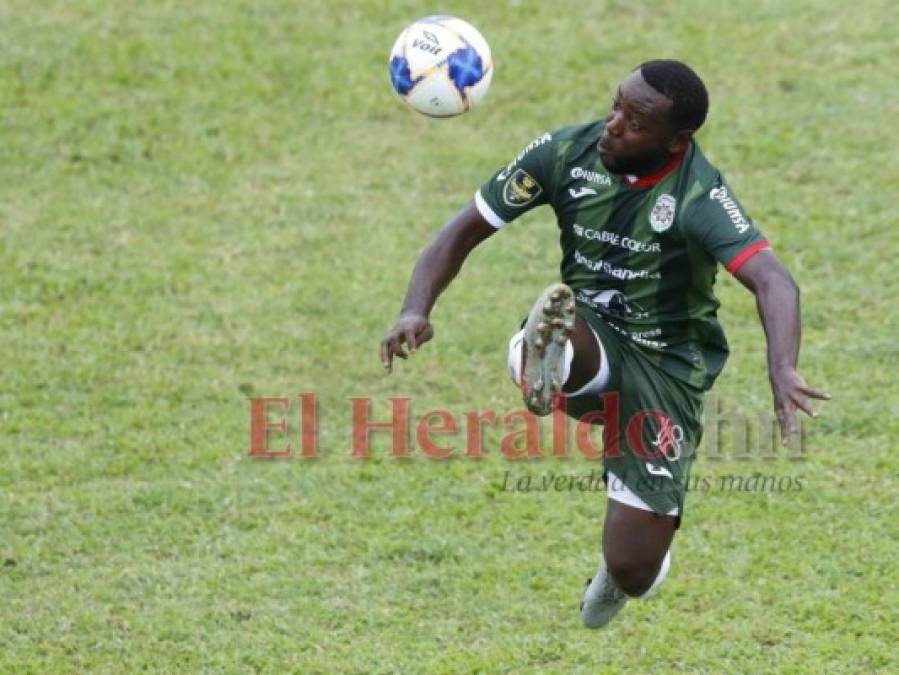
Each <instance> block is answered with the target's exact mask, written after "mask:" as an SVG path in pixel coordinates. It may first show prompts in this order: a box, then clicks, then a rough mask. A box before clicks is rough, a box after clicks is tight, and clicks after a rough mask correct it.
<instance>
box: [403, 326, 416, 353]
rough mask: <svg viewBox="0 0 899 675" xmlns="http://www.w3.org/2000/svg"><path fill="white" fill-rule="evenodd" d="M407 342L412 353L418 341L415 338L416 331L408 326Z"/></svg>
mask: <svg viewBox="0 0 899 675" xmlns="http://www.w3.org/2000/svg"><path fill="white" fill-rule="evenodd" d="M405 337H406V344H407V345H409V352H410V353H412V352H414V351H415V349H416V348H417V347H418V341H417V340H416V338H415V331H414V330H413V329H411V328H407V329H406V332H405Z"/></svg>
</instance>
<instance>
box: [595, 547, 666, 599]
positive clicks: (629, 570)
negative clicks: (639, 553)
mask: <svg viewBox="0 0 899 675" xmlns="http://www.w3.org/2000/svg"><path fill="white" fill-rule="evenodd" d="M606 565H607V567H608V570H609V574H611V575H612V579H614V580H615V585H616V586H618V588H620V589H621V590H622V591H623V592H624V593H626V594H627V595H629V596H631V597H634V598H636V597H639V596H641V595H643V594H644V593H646V591H648V590H649V589H650V587H651V586H652V584H653V582H654V581H655V578H656V575H657V574H658V572H659V566H660V561H658V560H646V559H640V558H638V557H634V556H631V555H627V554H621V553H619V554H615V553H612V554H608V553H607V554H606Z"/></svg>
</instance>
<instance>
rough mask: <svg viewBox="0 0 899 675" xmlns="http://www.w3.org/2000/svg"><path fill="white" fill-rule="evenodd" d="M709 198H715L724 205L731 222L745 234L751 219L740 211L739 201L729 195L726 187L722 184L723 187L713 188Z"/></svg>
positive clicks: (738, 230)
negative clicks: (747, 218)
mask: <svg viewBox="0 0 899 675" xmlns="http://www.w3.org/2000/svg"><path fill="white" fill-rule="evenodd" d="M709 199H714V200H715V201H716V202H718V203H719V204H721V206H723V207H724V211H725V212H726V213H727V216H728V218H730V222H732V223H733V224H734V227H735V228H737V232H739V233H740V234H743V233H744V232H745V231H746V230H748V229H749V221H748V220H746V216H744V215H743V212H742V211H740V207H739V206H737V202H735V201H734V200H733V199H732V198H731V197H729V196H728V194H727V188H726V187H724V186H723V185H722V186H721V187H716V188H712V190H711V191H710V192H709Z"/></svg>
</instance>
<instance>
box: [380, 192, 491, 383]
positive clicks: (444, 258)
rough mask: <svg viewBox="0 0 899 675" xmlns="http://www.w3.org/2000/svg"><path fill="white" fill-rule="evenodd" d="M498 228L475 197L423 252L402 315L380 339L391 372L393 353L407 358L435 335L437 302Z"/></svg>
mask: <svg viewBox="0 0 899 675" xmlns="http://www.w3.org/2000/svg"><path fill="white" fill-rule="evenodd" d="M496 231H497V228H496V227H494V226H493V225H491V224H490V223H488V222H487V221H486V220H484V217H483V216H482V215H481V213H480V211H478V209H477V207H476V206H475V203H474V200H472V201H470V202H469V203H468V204H467V205H466V206H465V208H463V209H462V210H461V211H459V213H457V214H456V215H455V216H453V218H451V219H450V220H449V222H447V223H446V224H445V225H444V226H443V227H442V228H440V231H439V232H437V235H436V236H435V237H434V239H433V241H431V243H430V244H428V246H427V248H425V250H424V251H422V252H421V254H420V255H419V256H418V260H417V261H416V262H415V269H414V270H413V271H412V279H410V281H409V289H408V290H407V291H406V299H405V300H404V301H403V308H402V310H400V316H399V318H398V319H397V321H396V323H395V324H394V325H393V328H391V329H390V330H389V331H387V334H386V335H385V336H384V339H383V340H382V341H381V363H382V364H383V365H384V368H386V369H387V371H388V372H390V369H391V367H392V366H393V357H394V356H398V357H400V358H401V359H405V358H406V357H407V356H408V354H409V353H412V352H414V351H415V350H416V349H417V348H418V347H419V346H420V345H422V344H424V343H425V342H427V341H428V340H430V339H431V338H432V337H433V336H434V329H433V327H432V326H431V322H430V320H429V318H428V317H429V316H430V315H431V310H432V309H433V308H434V303H435V302H437V298H438V297H439V295H440V294H441V293H442V292H443V290H444V289H445V288H446V287H447V286H448V285H449V283H450V282H451V281H452V280H453V278H454V277H455V276H456V274H458V272H459V270H460V269H461V268H462V263H464V262H465V258H467V257H468V254H469V253H471V251H472V250H473V249H474V247H475V246H477V245H478V244H480V243H481V242H482V241H484V240H485V239H487V237H489V236H490V235H492V234H494V233H495V232H496ZM407 349H408V353H407V351H406V350H407Z"/></svg>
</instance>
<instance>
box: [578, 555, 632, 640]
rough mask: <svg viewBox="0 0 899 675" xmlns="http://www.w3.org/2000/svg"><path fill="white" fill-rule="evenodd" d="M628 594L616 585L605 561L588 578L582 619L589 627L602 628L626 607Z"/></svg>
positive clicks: (582, 607) (582, 602)
mask: <svg viewBox="0 0 899 675" xmlns="http://www.w3.org/2000/svg"><path fill="white" fill-rule="evenodd" d="M626 602H627V596H626V595H625V594H624V593H623V592H622V591H621V590H620V589H619V588H618V587H617V586H616V585H615V582H614V581H613V580H612V577H611V575H610V574H609V572H608V570H607V569H606V564H605V562H603V563H602V564H601V565H600V566H599V571H598V572H597V573H596V576H595V577H593V578H592V579H590V580H588V583H587V589H586V590H585V591H584V597H583V599H582V600H581V621H582V622H583V624H584V625H585V626H586V627H587V628H593V629H596V628H602V627H603V626H605V625H606V624H607V623H609V621H611V620H612V619H613V618H615V615H616V614H618V612H619V611H620V610H621V608H622V607H624V603H626Z"/></svg>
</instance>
